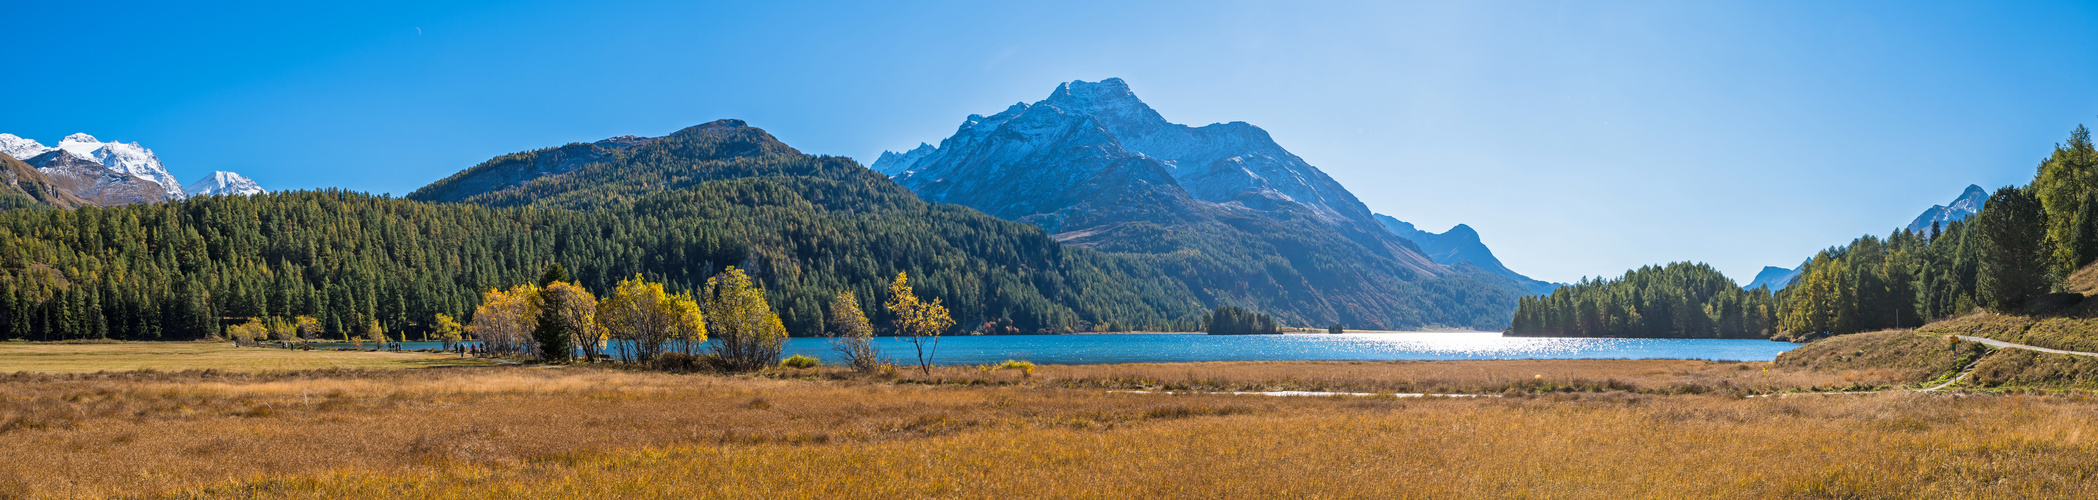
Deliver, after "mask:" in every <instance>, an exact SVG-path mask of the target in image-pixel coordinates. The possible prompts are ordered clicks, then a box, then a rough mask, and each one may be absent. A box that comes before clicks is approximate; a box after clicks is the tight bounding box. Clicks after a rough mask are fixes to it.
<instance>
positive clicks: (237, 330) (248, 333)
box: [226, 318, 269, 345]
mask: <svg viewBox="0 0 2098 500" xmlns="http://www.w3.org/2000/svg"><path fill="white" fill-rule="evenodd" d="M226 333H228V334H231V335H232V336H233V341H234V342H236V343H239V344H241V345H251V344H254V343H255V342H256V341H257V340H261V339H263V338H265V337H266V336H268V335H269V327H267V326H264V325H263V324H262V320H259V319H254V318H249V319H248V321H247V322H246V323H241V324H238V325H233V326H232V327H228V328H227V329H226Z"/></svg>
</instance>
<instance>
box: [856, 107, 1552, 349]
mask: <svg viewBox="0 0 2098 500" xmlns="http://www.w3.org/2000/svg"><path fill="white" fill-rule="evenodd" d="M872 168H873V169H874V170H875V171H877V172H880V173H882V174H885V175H889V176H891V178H892V179H894V180H895V182H896V183H897V184H901V185H902V186H904V187H906V188H909V189H910V190H911V191H912V192H914V193H916V194H917V195H918V196H919V197H921V198H923V199H925V200H926V201H932V202H939V203H953V204H958V205H963V206H967V207H971V208H975V209H978V210H982V211H984V212H985V213H988V214H991V215H993V216H997V217H999V218H1003V219H1007V220H1015V221H1021V222H1026V223H1029V224H1034V225H1036V226H1040V227H1041V228H1043V229H1044V230H1046V231H1048V232H1049V233H1051V235H1052V236H1053V237H1055V238H1056V239H1057V240H1058V241H1061V242H1064V243H1066V244H1071V245H1077V246H1083V247H1088V248H1094V249H1099V250H1102V251H1107V252H1111V253H1117V254H1125V255H1132V256H1140V257H1142V258H1144V259H1145V260H1146V261H1148V262H1151V263H1152V264H1154V265H1156V266H1159V267H1160V268H1163V269H1166V270H1168V272H1171V273H1173V274H1174V275H1175V276H1176V277H1178V278H1179V279H1180V280H1181V281H1182V282H1184V283H1186V284H1187V286H1188V287H1189V288H1190V289H1192V290H1194V291H1195V292H1196V293H1197V295H1198V296H1199V297H1200V298H1201V299H1202V300H1203V302H1204V304H1205V305H1208V306H1210V307H1215V306H1221V305H1238V306H1241V307H1246V308H1248V309H1252V310H1255V311H1261V312H1264V313H1269V314H1274V315H1276V316H1277V317H1278V319H1282V320H1283V321H1284V322H1285V323H1288V324H1300V325H1302V324H1321V325H1322V324H1327V323H1343V324H1347V325H1350V326H1352V327H1356V328H1420V327H1430V326H1442V327H1461V328H1476V329H1499V328H1502V327H1505V326H1506V324H1507V321H1508V318H1509V317H1510V314H1512V312H1513V310H1514V305H1515V300H1514V299H1515V297H1517V296H1520V295H1523V294H1526V293H1530V290H1531V288H1532V286H1531V284H1530V283H1527V282H1519V281H1518V278H1512V277H1509V276H1505V275H1501V274H1496V273H1494V272H1491V271H1489V270H1487V269H1484V267H1485V266H1484V265H1481V264H1479V263H1473V264H1472V265H1471V266H1462V265H1452V264H1449V263H1442V262H1437V261H1436V260H1434V259H1433V258H1431V257H1429V256H1428V255H1427V254H1426V252H1425V251H1424V250H1423V248H1422V247H1421V245H1419V244H1417V242H1415V241H1412V240H1408V239H1406V238H1403V237H1401V236H1400V235H1398V234H1395V233H1393V232H1392V231H1391V230H1389V229H1387V228H1386V226H1385V224H1384V223H1382V222H1380V221H1378V220H1377V219H1376V217H1375V216H1374V215H1373V214H1372V213H1370V211H1369V209H1368V208H1367V207H1365V206H1364V205H1363V204H1362V202H1361V201H1359V200H1357V199H1356V197H1355V196H1354V194H1352V193H1350V192H1348V190H1347V189H1346V188H1344V187H1342V186H1341V185H1340V183H1338V182H1336V181H1334V180H1333V179H1332V178H1331V177H1329V176H1327V175H1326V174H1325V173H1324V172H1322V171H1320V170H1319V169H1318V168H1316V167H1313V166H1312V165H1310V164H1309V163H1306V162H1305V161H1304V160H1303V159H1302V158H1299V157H1297V156H1296V155H1294V154H1291V153H1290V152H1289V151H1287V150H1286V149H1284V148H1283V147H1282V146H1280V145H1279V144H1277V143H1275V141H1274V140H1273V139H1272V138H1271V137H1269V135H1268V133H1267V132H1266V131H1264V130H1262V129H1260V128H1259V127H1255V126H1253V125H1250V124H1247V123H1244V122H1231V123H1217V124H1210V125H1205V126H1201V127H1190V126H1187V125H1181V124H1175V123H1171V122H1168V121H1166V120H1165V118H1164V117H1163V116H1161V115H1159V113H1158V112H1157V111H1155V110H1153V109H1152V108H1151V107H1150V106H1149V105H1146V104H1145V103H1144V102H1143V101H1142V100H1140V99H1138V98H1137V97H1136V95H1135V94H1134V93H1133V92H1132V91H1131V90H1130V89H1129V87H1128V85H1127V83H1126V82H1123V81H1122V80H1120V79H1116V78H1109V79H1106V80H1102V81H1099V82H1085V81H1073V82H1069V83H1065V84H1060V85H1058V86H1057V88H1056V89H1055V90H1054V91H1053V92H1051V93H1050V95H1049V97H1048V98H1046V99H1043V100H1041V101H1038V102H1035V103H1032V104H1029V103H1024V102H1023V103H1016V104H1014V105H1012V106H1010V107H1008V108H1006V109H1005V110H1004V111H1002V112H999V113H996V114H993V115H990V116H982V115H970V116H968V117H967V118H966V119H964V120H963V122H962V125H961V126H960V127H959V129H958V130H957V131H956V132H955V134H954V135H953V136H951V137H948V138H946V139H943V140H941V141H940V144H939V145H938V146H933V145H930V144H921V145H920V146H918V147H917V148H914V149H912V150H910V151H906V152H902V153H896V152H885V153H883V154H882V155H881V157H880V158H879V159H878V160H876V161H875V162H874V164H873V165H872ZM1492 265H1493V266H1495V267H1500V266H1498V261H1493V262H1492ZM1503 269H1505V268H1503ZM1510 274H1512V272H1511V273H1510ZM1517 276H1519V275H1517ZM1522 279H1526V278H1522ZM1533 281H1534V280H1533Z"/></svg>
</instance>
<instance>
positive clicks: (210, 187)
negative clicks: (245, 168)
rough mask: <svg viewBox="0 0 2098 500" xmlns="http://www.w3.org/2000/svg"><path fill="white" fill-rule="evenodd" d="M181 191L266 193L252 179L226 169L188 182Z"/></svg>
mask: <svg viewBox="0 0 2098 500" xmlns="http://www.w3.org/2000/svg"><path fill="white" fill-rule="evenodd" d="M183 191H185V192H187V193H188V194H189V195H190V196H219V195H240V196H247V195H254V194H263V193H268V192H269V191H264V190H263V189H262V186H260V185H257V184H255V180H254V179H249V178H248V177H247V176H244V175H240V174H236V173H233V172H227V171H223V170H221V171H217V172H212V173H211V175H208V176H205V177H204V178H203V179H200V180H198V181H197V182H193V183H190V185H189V187H188V188H186V189H184V190H183Z"/></svg>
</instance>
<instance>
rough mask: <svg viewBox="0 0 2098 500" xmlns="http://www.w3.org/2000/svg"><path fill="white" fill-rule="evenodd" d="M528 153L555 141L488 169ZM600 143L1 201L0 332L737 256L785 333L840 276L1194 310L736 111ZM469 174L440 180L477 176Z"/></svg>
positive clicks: (1101, 322) (949, 293) (874, 291)
mask: <svg viewBox="0 0 2098 500" xmlns="http://www.w3.org/2000/svg"><path fill="white" fill-rule="evenodd" d="M546 151H558V149H556V150H542V151H539V152H533V153H524V154H520V155H510V156H506V157H504V158H499V159H498V160H496V161H491V162H490V163H489V165H497V166H501V165H506V164H505V163H503V162H504V161H511V160H519V159H522V161H526V162H529V161H531V160H532V159H534V158H536V157H539V156H540V155H543V154H544V153H545V152H546ZM613 157H614V158H616V162H596V163H589V164H585V165H581V166H576V167H575V168H570V169H568V170H567V171H566V173H565V174H561V175H556V176H552V177H534V178H531V179H528V180H526V181H525V182H522V183H519V184H516V185H509V187H507V188H503V189H498V190H496V191H492V192H478V193H468V192H465V191H458V190H454V191H451V193H452V195H456V196H457V197H458V198H459V199H466V200H475V201H480V202H483V203H485V205H484V204H480V203H437V204H433V203H427V202H422V201H414V200H402V199H392V198H386V197H375V196H369V195H363V194H355V193H346V192H340V191H332V190H330V191H318V192H316V191H303V192H283V193H273V194H262V195H254V196H249V197H202V198H195V199H190V200H186V201H178V202H170V203H164V204H154V205H133V206H125V207H117V208H88V209H81V210H77V211H62V210H33V211H29V210H25V211H12V212H8V213H5V214H0V297H4V298H5V300H0V332H6V335H7V336H8V337H13V338H37V339H53V338H81V337H89V338H93V337H103V336H107V337H113V338H136V339H156V338H158V339H168V338H178V339H179V338H196V337H199V336H202V335H206V334H209V333H210V332H212V331H213V330H214V329H215V328H216V327H217V326H218V325H221V324H223V323H225V322H228V321H238V320H242V319H244V318H248V317H283V316H292V315H302V314H304V315H313V316H315V317H317V318H320V319H321V320H322V322H323V324H324V325H326V326H327V328H328V329H329V332H330V334H331V335H339V334H341V333H342V332H346V331H352V330H356V329H358V328H359V327H360V326H362V325H368V324H370V322H373V321H377V322H379V324H380V325H382V326H383V327H384V328H385V329H387V330H388V331H393V332H410V333H415V332H420V331H422V330H424V329H426V328H427V325H426V324H427V323H428V322H429V321H430V318H432V317H433V316H434V315H435V314H437V313H445V314H451V315H454V316H459V317H465V316H466V315H468V314H470V312H471V311H472V310H473V306H474V305H475V304H476V303H477V302H478V300H479V297H480V293H481V292H483V291H485V290H487V289H488V288H490V287H496V286H509V285H513V284H517V283H523V282H527V281H530V280H531V279H533V278H534V277H535V276H536V273H537V272H538V270H540V269H541V268H542V267H543V266H544V265H546V264H547V263H554V262H558V263H561V264H562V265H564V266H567V267H568V268H570V269H571V270H572V271H573V273H574V276H575V277H576V278H577V280H578V281H579V282H581V283H583V284H584V285H585V286H586V287H589V288H592V289H596V290H605V289H609V288H610V286H611V284H612V283H613V282H614V281H616V280H618V279H620V278H624V277H630V276H632V275H634V274H636V273H639V274H641V275H643V276H644V277H646V278H647V279H649V280H651V281H662V282H666V283H668V284H669V286H670V287H671V288H673V289H689V288H693V287H696V286H698V285H699V284H701V283H703V282H704V280H705V279H706V277H708V276H710V275H712V274H713V273H715V272H717V271H719V270H720V269H721V268H723V267H725V266H729V265H736V266H741V267H743V268H746V269H749V270H751V271H752V274H753V275H754V276H757V277H759V278H760V279H761V280H762V281H763V282H764V284H765V286H766V288H767V292H768V294H769V298H770V300H771V303H772V304H773V306H774V307H775V308H776V309H777V310H778V311H779V313H780V315H781V318H782V320H783V321H784V322H785V323H786V325H787V327H788V329H789V331H790V333H792V334H793V335H811V334H815V333H816V332H819V331H821V329H822V323H821V321H822V320H821V319H820V318H822V317H823V316H824V312H825V311H823V309H822V308H823V307H824V305H825V304H826V303H827V302H828V301H829V299H830V298H832V297H834V296H835V295H836V294H837V292H839V291H842V290H852V291H854V292H855V293H856V295H858V296H859V297H862V298H863V300H866V301H868V303H867V304H864V305H863V308H864V309H866V310H867V311H868V312H870V313H874V314H875V315H876V321H877V323H880V324H886V322H885V321H884V318H881V317H880V315H881V314H882V311H881V308H880V307H878V306H877V305H876V304H878V303H879V302H880V300H881V299H883V298H884V293H885V292H883V290H884V288H883V285H884V284H886V283H887V282H888V280H890V279H893V278H894V277H895V275H896V273H898V272H909V273H910V275H911V279H912V284H913V285H915V286H916V288H917V290H918V293H920V294H921V295H923V296H926V297H929V298H930V297H938V298H940V299H942V300H944V301H945V302H946V304H947V306H948V307H949V308H950V309H951V310H952V311H953V314H954V317H955V319H957V320H959V321H961V322H962V325H963V326H962V327H961V328H963V329H970V328H974V327H978V326H980V325H984V324H987V323H988V324H992V325H994V327H995V331H997V332H999V333H1038V332H1060V331H1070V330H1078V329H1139V328H1144V329H1193V328H1196V325H1195V322H1196V321H1198V319H1199V317H1200V315H1201V313H1202V312H1203V310H1202V308H1201V304H1200V303H1199V301H1197V300H1196V299H1195V298H1194V296H1193V294H1192V293H1190V292H1189V291H1188V290H1187V289H1186V288H1185V287H1184V286H1183V285H1181V284H1180V283H1179V282H1178V281H1176V280H1174V279H1172V278H1171V277H1169V276H1167V275H1165V274H1163V273H1161V272H1160V271H1158V270H1157V269H1155V268H1153V267H1151V266H1150V265H1148V264H1146V263H1143V262H1141V261H1137V260H1134V259H1129V258H1125V257H1116V256H1111V255H1106V254H1102V253H1100V252H1096V251H1092V250H1087V249H1082V248H1069V247H1065V246H1063V245H1060V244H1058V243H1057V242H1056V241H1055V240H1053V239H1051V238H1049V236H1048V235H1047V234H1045V233H1043V232H1042V231H1041V230H1040V229H1038V228H1035V227H1033V226H1029V225H1026V224H1020V223H1015V222H1009V221H1003V220H998V219H996V218H993V217H990V216H987V215H984V214H982V213H980V212H977V211H975V210H971V209H967V208H963V207H956V206H949V205H937V204H930V203H925V202H922V201H919V200H918V199H916V198H915V197H913V196H912V195H911V194H910V193H909V192H907V191H904V190H903V189H902V188H900V187H898V186H896V185H895V184H893V183H891V182H889V181H888V179H886V178H885V177H883V176H881V175H879V174H876V173H873V172H872V171H868V170H866V169H864V168H860V167H858V166H857V165H855V164H853V163H852V161H851V160H849V159H844V158H832V157H815V156H808V155H801V154H799V153H798V152H794V151H793V150H792V149H791V148H785V146H784V145H780V144H777V141H772V140H771V138H770V136H768V135H765V134H764V132H763V131H761V130H757V129H754V128H749V127H746V126H742V125H741V123H740V122H716V123H713V124H709V125H705V126H701V127H695V128H693V129H687V130H686V131H681V132H679V133H678V134H673V135H672V136H669V137H664V138H659V139H657V140H654V141H652V142H650V143H648V144H645V145H637V146H636V147H631V148H626V149H625V150H623V151H620V152H619V153H618V154H616V155H613ZM486 166H488V165H484V167H486ZM477 169H478V170H469V171H468V172H465V173H462V174H461V175H460V176H455V177H454V178H452V179H448V181H452V182H458V181H460V180H461V179H471V178H472V177H473V176H474V174H476V173H477V172H488V171H489V170H490V169H487V168H479V167H477ZM444 185H445V183H440V184H438V185H433V186H432V187H431V188H426V189H425V190H423V191H418V192H417V196H425V195H429V193H432V192H442V188H443V187H444ZM490 205H493V206H490ZM549 206H576V207H583V208H589V209H588V210H570V209H565V208H549ZM358 331H361V330H358Z"/></svg>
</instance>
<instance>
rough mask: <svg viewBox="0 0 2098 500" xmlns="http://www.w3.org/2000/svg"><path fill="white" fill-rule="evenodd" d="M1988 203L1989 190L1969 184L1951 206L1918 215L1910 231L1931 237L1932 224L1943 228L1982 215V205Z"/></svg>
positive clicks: (1936, 208)
mask: <svg viewBox="0 0 2098 500" xmlns="http://www.w3.org/2000/svg"><path fill="white" fill-rule="evenodd" d="M1988 202H1989V191H1988V190H1985V189H1982V188H1981V186H1976V185H1972V184H1969V185H1967V190H1966V191H1963V192H1961V193H1960V197H1958V198H1954V199H1953V200H1952V204H1951V205H1932V206H1931V207H1930V208H1929V209H1927V210H1924V211H1923V214H1922V215H1917V216H1916V220H1915V221H1914V222H1910V223H1909V231H1913V232H1917V233H1923V234H1924V235H1925V236H1929V233H1930V225H1931V223H1933V222H1935V223H1938V225H1939V227H1943V226H1944V225H1945V224H1951V223H1952V222H1953V221H1959V220H1967V218H1968V217H1973V216H1974V214H1978V213H1981V208H1982V205H1985V204H1988Z"/></svg>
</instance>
